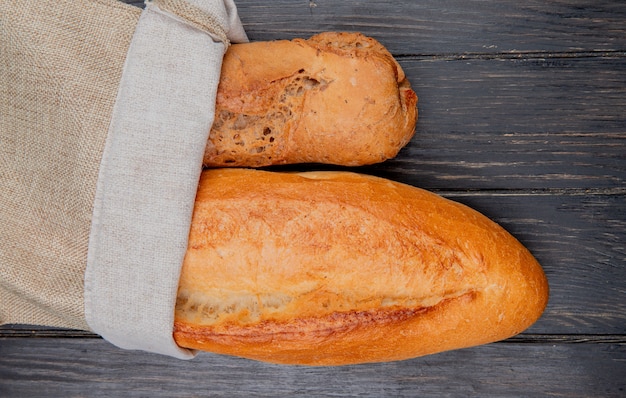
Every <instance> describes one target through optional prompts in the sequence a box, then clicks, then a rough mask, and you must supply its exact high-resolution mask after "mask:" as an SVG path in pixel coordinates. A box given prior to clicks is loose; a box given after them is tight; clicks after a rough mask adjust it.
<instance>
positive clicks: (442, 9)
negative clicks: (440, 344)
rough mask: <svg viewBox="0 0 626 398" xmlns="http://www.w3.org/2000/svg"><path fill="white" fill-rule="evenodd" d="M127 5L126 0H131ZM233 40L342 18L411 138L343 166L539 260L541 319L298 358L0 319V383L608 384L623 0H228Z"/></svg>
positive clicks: (624, 250) (619, 224) (617, 262)
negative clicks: (372, 350) (234, 17)
mask: <svg viewBox="0 0 626 398" xmlns="http://www.w3.org/2000/svg"><path fill="white" fill-rule="evenodd" d="M131 3H137V4H138V3H139V2H131ZM236 3H237V6H238V8H239V13H240V16H241V19H242V22H243V24H244V26H245V28H246V30H247V32H248V35H249V37H250V39H251V40H253V41H258V40H273V39H289V38H294V37H308V36H310V35H312V34H315V33H317V32H321V31H331V30H336V31H339V30H349V31H360V32H363V33H364V34H366V35H369V36H372V37H375V38H376V39H378V40H379V41H381V42H382V43H383V44H384V45H385V46H386V47H387V48H388V49H389V50H390V51H391V52H392V53H393V54H394V56H396V57H397V59H398V61H399V62H400V64H401V65H402V67H403V68H404V70H405V72H406V74H407V76H408V78H409V80H410V81H411V82H412V84H413V87H414V89H415V90H416V92H417V94H418V96H419V111H420V119H419V121H418V124H417V131H416V135H415V137H414V139H413V140H412V141H411V142H410V143H409V144H408V145H407V147H406V148H404V149H403V150H402V151H401V153H400V154H399V156H398V157H397V158H396V159H393V160H390V161H387V162H385V163H383V164H379V165H376V166H371V167H365V168H360V169H354V170H356V171H359V172H362V173H370V174H375V175H379V176H383V177H387V178H390V179H393V180H396V181H401V182H404V183H408V184H411V185H414V186H418V187H422V188H426V189H429V190H431V191H434V192H436V193H439V194H441V195H443V196H445V197H448V198H451V199H453V200H456V201H459V202H462V203H465V204H467V205H469V206H471V207H473V208H475V209H477V210H479V211H481V212H482V213H484V214H485V215H487V216H489V217H490V218H492V219H494V220H495V221H497V222H499V223H500V224H501V225H503V226H504V227H505V228H506V229H507V230H509V231H510V232H511V233H512V234H513V235H515V236H516V237H518V238H519V240H520V241H521V242H522V243H523V244H525V245H526V246H527V247H528V248H529V249H530V250H531V251H532V252H533V253H534V254H535V256H536V257H537V259H538V260H539V262H540V263H541V264H542V265H543V267H544V269H545V271H546V274H547V276H548V279H549V282H550V286H551V295H550V302H549V305H548V308H547V310H546V312H545V314H544V315H543V317H542V318H541V319H540V320H539V321H538V322H537V323H536V324H535V325H534V326H533V327H531V328H530V329H529V330H527V331H526V332H524V333H522V334H521V335H519V336H516V337H513V338H511V339H508V340H506V341H503V342H498V343H493V344H489V345H485V346H480V347H474V348H469V349H464V350H458V351H452V352H447V353H443V354H437V355H431V356H427V357H422V358H417V359H414V360H408V361H402V362H394V363H382V364H369V365H358V366H347V367H339V368H324V367H322V368H310V367H289V366H276V365H267V364H263V363H258V362H253V361H249V360H244V359H238V358H231V357H223V356H217V355H212V354H208V353H202V354H200V355H199V356H198V357H197V358H196V359H194V360H191V361H180V360H175V359H171V358H168V357H162V356H158V355H153V354H148V353H141V352H129V351H123V350H120V349H117V348H115V347H113V346H111V345H110V344H108V343H107V342H105V341H103V340H102V339H100V338H99V337H97V336H94V335H91V334H89V333H84V332H76V331H65V330H54V329H39V328H29V327H23V326H22V327H18V326H13V327H4V328H2V329H0V397H36V396H64V397H68V396H113V397H116V396H124V397H126V396H137V397H144V396H145V397H156V396H164V397H178V396H313V397H317V396H335V397H337V396H377V397H383V396H394V397H395V396H407V397H408V396H410V397H413V396H420V397H421V396H436V397H442V396H480V397H485V396H497V397H507V396H510V397H522V396H523V397H531V396H568V397H619V396H621V397H624V396H626V200H625V199H626V2H624V1H620V0H615V1H601V0H597V1H592V0H586V1H583V0H571V1H566V0H552V1H546V0H528V1H517V0H506V1H479V0H449V1H441V0H417V1H408V2H403V1H389V0H386V1H358V0H350V1H348V0H332V1H331V0H316V1H306V0H299V1H267V2H261V1H253V0H245V1H244V0H239V1H237V2H236Z"/></svg>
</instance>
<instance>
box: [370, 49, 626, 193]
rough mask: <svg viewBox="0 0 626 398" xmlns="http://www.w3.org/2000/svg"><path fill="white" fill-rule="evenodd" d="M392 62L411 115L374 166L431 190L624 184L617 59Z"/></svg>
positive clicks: (622, 96)
mask: <svg viewBox="0 0 626 398" xmlns="http://www.w3.org/2000/svg"><path fill="white" fill-rule="evenodd" d="M401 61H402V65H403V67H404V68H405V70H406V73H407V76H408V77H409V79H410V81H412V83H413V86H414V88H415V90H416V92H417V93H418V96H419V98H420V99H419V104H418V108H419V112H420V116H419V120H418V125H417V129H416V135H415V137H414V138H413V140H412V141H411V142H410V144H409V145H408V146H407V147H406V148H405V149H403V150H402V151H401V152H400V154H399V156H398V157H397V158H396V159H394V160H393V161H391V162H388V163H387V164H384V165H382V166H381V167H382V168H391V169H393V170H394V172H396V173H404V172H406V173H409V174H412V175H415V176H416V179H417V180H419V181H420V184H421V185H423V186H425V187H428V188H432V189H439V188H441V189H445V188H453V187H457V188H481V189H522V188H526V189H540V188H616V187H621V188H623V187H625V186H626V162H625V160H626V57H618V58H582V59H581V58H575V59H563V60H559V61H551V60H548V59H506V60H498V61H493V60H486V59H471V60H460V59H459V60H454V61H442V60H435V61H432V60H421V59H403V60H401Z"/></svg>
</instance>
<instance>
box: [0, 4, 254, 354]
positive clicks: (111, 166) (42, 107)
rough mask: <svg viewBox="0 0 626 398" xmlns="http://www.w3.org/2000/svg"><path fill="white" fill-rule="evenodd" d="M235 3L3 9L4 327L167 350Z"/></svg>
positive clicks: (0, 216) (239, 30)
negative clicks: (39, 328)
mask: <svg viewBox="0 0 626 398" xmlns="http://www.w3.org/2000/svg"><path fill="white" fill-rule="evenodd" d="M231 40H232V41H233V42H243V41H247V38H246V35H245V32H244V30H243V27H242V25H241V22H240V21H239V17H238V15H237V10H236V7H235V4H234V3H233V2H232V0H154V1H149V2H146V7H145V9H144V10H141V9H139V8H136V7H132V6H129V5H126V4H123V3H120V2H117V1H115V0H50V1H43V0H3V1H0V324H8V323H20V324H33V325H47V326H55V327H66V328H76V329H84V330H91V331H94V332H96V333H98V334H100V335H102V336H103V337H104V338H105V339H106V340H108V341H109V342H111V343H113V344H115V345H117V346H119V347H121V348H124V349H137V350H144V351H149V352H155V353H160V354H164V355H170V356H173V357H177V358H191V357H193V355H194V352H192V351H190V350H185V349H182V348H180V347H178V346H177V345H176V344H175V342H174V340H173V338H172V328H173V319H174V304H175V300H176V289H177V285H178V277H179V273H180V266H181V264H182V259H183V256H184V253H185V250H186V246H187V235H188V231H189V225H190V220H191V212H192V210H193V201H194V197H195V191H196V188H197V182H198V178H199V174H200V170H201V163H202V154H203V151H204V146H205V144H206V140H207V136H208V132H209V129H210V127H211V124H212V122H213V116H214V104H215V95H216V92H217V84H218V82H219V73H220V68H221V62H222V57H223V54H224V52H225V50H226V48H227V46H228V44H229V42H230V41H231Z"/></svg>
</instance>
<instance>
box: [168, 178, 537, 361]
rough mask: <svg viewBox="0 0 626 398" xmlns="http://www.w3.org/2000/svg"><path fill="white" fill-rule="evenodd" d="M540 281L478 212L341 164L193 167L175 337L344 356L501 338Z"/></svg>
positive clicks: (525, 316) (522, 318) (526, 255)
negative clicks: (305, 168) (338, 168)
mask: <svg viewBox="0 0 626 398" xmlns="http://www.w3.org/2000/svg"><path fill="white" fill-rule="evenodd" d="M547 300H548V284H547V280H546V277H545V275H544V273H543V271H542V268H541V266H540V265H539V264H538V263H537V261H536V260H535V259H534V258H533V256H532V255H531V254H530V252H529V251H528V250H527V249H526V248H524V247H523V246H522V245H521V244H520V243H519V242H518V241H517V240H516V239H515V238H514V237H512V236H511V235H510V234H508V233H507V232H506V231H505V230H504V229H503V228H501V227H500V226H498V225H497V224H496V223H494V222H492V221H490V220H489V219H487V218H486V217H484V216H483V215H481V214H479V213H478V212H476V211H474V210H472V209H470V208H468V207H466V206H464V205H461V204H458V203H455V202H452V201H450V200H447V199H444V198H441V197H439V196H437V195H435V194H433V193H430V192H427V191H424V190H421V189H418V188H415V187H411V186H407V185H403V184H400V183H396V182H392V181H389V180H385V179H381V178H376V177H371V176H365V175H360V174H354V173H347V172H307V173H276V172H268V171H259V170H247V169H220V170H206V171H204V172H203V174H202V178H201V181H200V185H199V190H198V195H197V199H196V205H195V210H194V215H193V220H192V227H191V231H190V236H189V246H188V250H187V254H186V256H185V260H184V264H183V267H182V274H181V280H180V285H179V294H178V299H177V305H176V312H175V325H174V338H175V340H176V342H177V343H178V344H179V345H181V346H182V347H188V348H194V349H200V350H205V351H211V352H215V353H222V354H229V355H236V356H241V357H246V358H251V359H256V360H260V361H265V362H272V363H283V364H306V365H344V364H354V363H364V362H381V361H392V360H402V359H408V358H413V357H417V356H421V355H426V354H432V353H436V352H441V351H446V350H451V349H457V348H463V347H468V346H474V345H478V344H484V343H489V342H493V341H497V340H501V339H504V338H507V337H510V336H513V335H515V334H517V333H520V332H521V331H523V330H524V329H526V328H527V327H529V326H530V325H531V324H532V323H534V322H535V321H536V320H537V319H538V318H539V317H540V315H541V313H542V312H543V310H544V308H545V306H546V304H547Z"/></svg>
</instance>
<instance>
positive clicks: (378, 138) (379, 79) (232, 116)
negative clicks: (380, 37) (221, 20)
mask: <svg viewBox="0 0 626 398" xmlns="http://www.w3.org/2000/svg"><path fill="white" fill-rule="evenodd" d="M416 104H417V96H416V95H415V93H414V92H413V90H411V87H410V85H409V82H408V80H407V79H406V77H405V75H404V72H403V71H402V68H401V67H400V65H399V64H398V63H397V62H396V60H395V59H394V58H393V57H392V55H391V54H390V53H389V52H388V51H387V50H386V49H385V48H384V47H383V46H382V45H381V44H380V43H379V42H378V41H376V40H374V39H372V38H369V37H366V36H363V35H362V34H359V33H335V32H327V33H321V34H319V35H316V36H313V37H312V38H310V39H308V40H303V39H295V40H291V41H289V40H279V41H266V42H253V43H243V44H235V45H233V46H231V47H230V49H229V50H228V51H227V53H226V55H225V56H224V61H223V65H222V73H221V77H220V83H219V86H218V92H217V101H216V107H215V121H214V123H213V127H212V129H211V132H210V136H209V140H208V142H207V146H206V151H205V156H204V163H205V165H206V166H209V167H228V166H249V167H259V166H268V165H273V164H288V163H313V162H314V163H328V164H338V165H347V166H355V165H363V164H371V163H377V162H381V161H383V160H386V159H389V158H391V157H394V156H395V155H396V154H397V153H398V151H399V150H400V149H401V148H402V147H403V146H404V145H405V144H406V143H407V142H408V141H409V140H410V139H411V137H412V136H413V134H414V132H415V123H416V119H417V107H416Z"/></svg>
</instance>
